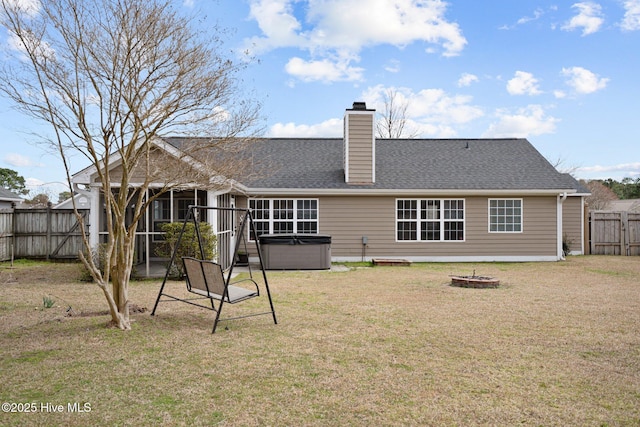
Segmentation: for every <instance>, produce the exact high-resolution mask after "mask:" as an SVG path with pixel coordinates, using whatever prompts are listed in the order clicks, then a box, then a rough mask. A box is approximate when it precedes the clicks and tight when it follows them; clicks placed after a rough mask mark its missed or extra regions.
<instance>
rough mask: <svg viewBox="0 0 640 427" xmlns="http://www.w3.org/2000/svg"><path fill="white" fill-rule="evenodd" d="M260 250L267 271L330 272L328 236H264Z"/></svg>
mask: <svg viewBox="0 0 640 427" xmlns="http://www.w3.org/2000/svg"><path fill="white" fill-rule="evenodd" d="M259 239H260V248H261V250H262V257H263V262H264V267H265V268H266V269H267V270H328V269H330V268H331V236H329V235H326V234H263V235H261V236H260V238H259Z"/></svg>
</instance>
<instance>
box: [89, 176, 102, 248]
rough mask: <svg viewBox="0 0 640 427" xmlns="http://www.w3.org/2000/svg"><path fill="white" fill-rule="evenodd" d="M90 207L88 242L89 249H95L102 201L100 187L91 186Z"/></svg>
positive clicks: (98, 233) (97, 243)
mask: <svg viewBox="0 0 640 427" xmlns="http://www.w3.org/2000/svg"><path fill="white" fill-rule="evenodd" d="M89 200H91V205H90V206H91V207H90V209H89V244H90V245H91V249H96V248H97V247H98V245H99V244H100V229H101V224H100V217H101V215H100V213H101V212H102V203H101V200H100V187H97V186H92V187H91V197H90V198H89Z"/></svg>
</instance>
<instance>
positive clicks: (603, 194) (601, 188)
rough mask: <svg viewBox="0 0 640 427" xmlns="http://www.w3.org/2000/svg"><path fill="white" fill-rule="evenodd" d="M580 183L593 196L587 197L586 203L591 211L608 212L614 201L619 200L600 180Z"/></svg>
mask: <svg viewBox="0 0 640 427" xmlns="http://www.w3.org/2000/svg"><path fill="white" fill-rule="evenodd" d="M580 183H581V184H582V185H584V186H585V187H587V188H588V189H589V191H590V192H591V195H590V196H589V197H587V199H586V201H587V204H588V205H589V209H590V210H592V211H603V210H607V209H608V208H609V206H610V205H611V202H612V201H613V200H618V196H616V193H614V192H613V191H612V190H611V189H610V188H609V187H607V186H606V185H604V184H603V183H602V182H600V181H598V180H595V179H594V180H590V181H584V180H580Z"/></svg>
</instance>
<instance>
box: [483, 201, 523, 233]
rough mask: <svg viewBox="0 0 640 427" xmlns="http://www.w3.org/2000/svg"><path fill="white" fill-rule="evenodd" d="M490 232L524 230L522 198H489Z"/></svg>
mask: <svg viewBox="0 0 640 427" xmlns="http://www.w3.org/2000/svg"><path fill="white" fill-rule="evenodd" d="M489 232H490V233H521V232H522V199H489Z"/></svg>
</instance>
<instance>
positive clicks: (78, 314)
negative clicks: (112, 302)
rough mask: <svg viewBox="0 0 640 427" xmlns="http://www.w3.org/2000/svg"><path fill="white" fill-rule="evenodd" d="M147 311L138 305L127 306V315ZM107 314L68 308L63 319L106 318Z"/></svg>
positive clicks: (105, 311) (105, 312) (106, 312)
mask: <svg viewBox="0 0 640 427" xmlns="http://www.w3.org/2000/svg"><path fill="white" fill-rule="evenodd" d="M147 311H149V309H148V308H147V307H140V306H139V305H138V304H129V314H139V313H146V312H147ZM108 314H109V310H99V311H76V310H74V309H73V308H71V307H69V308H68V309H67V312H66V314H65V317H97V316H107V315H108Z"/></svg>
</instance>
